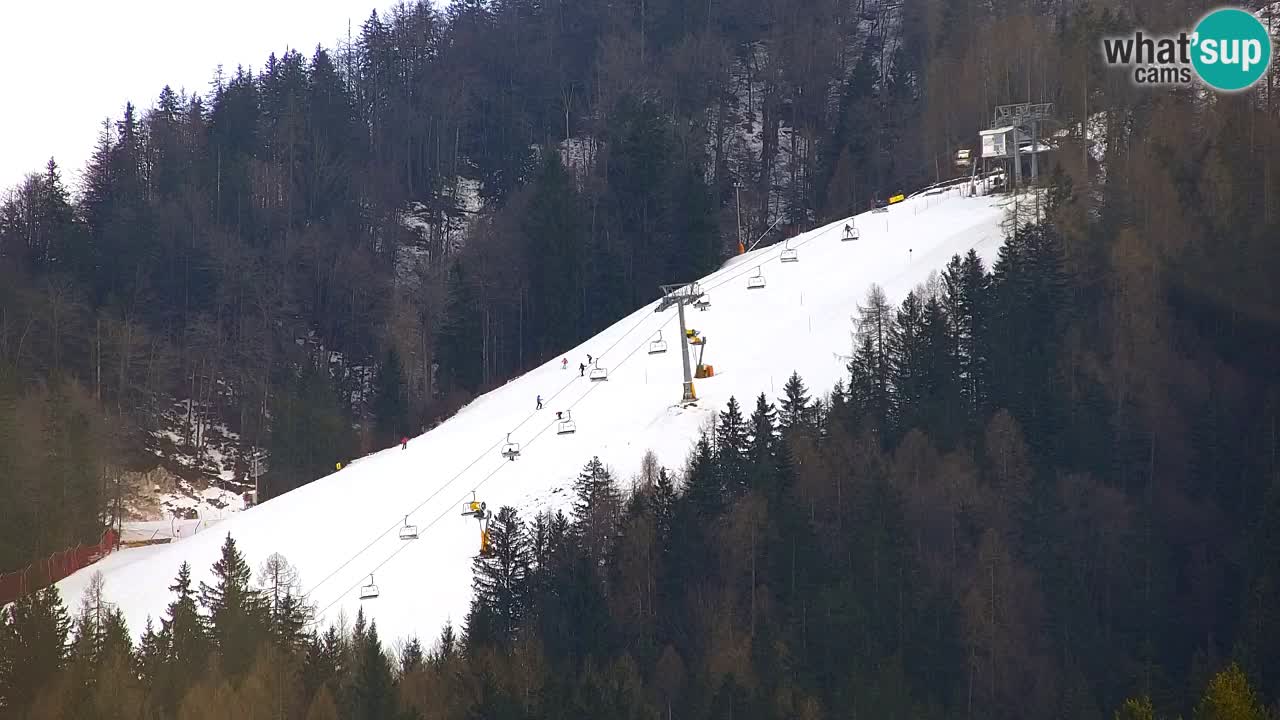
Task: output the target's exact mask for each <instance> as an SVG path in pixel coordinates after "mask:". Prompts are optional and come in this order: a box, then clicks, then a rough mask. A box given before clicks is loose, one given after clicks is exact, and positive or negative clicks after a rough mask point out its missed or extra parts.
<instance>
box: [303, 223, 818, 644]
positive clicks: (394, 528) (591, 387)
mask: <svg viewBox="0 0 1280 720" xmlns="http://www.w3.org/2000/svg"><path fill="white" fill-rule="evenodd" d="M838 226H839V221H836V222H835V223H832V224H831V225H830V226H829V227H828V228H827V229H825V230H823V231H820V232H818V233H816V234H815V235H814V236H813V237H810V238H808V239H806V240H804V241H802V242H801V243H799V244H798V245H797V246H796V247H797V248H798V247H802V246H804V245H807V244H808V243H810V242H812V241H814V240H817V239H818V238H820V237H822V236H824V235H826V234H827V233H829V232H830V231H831V230H833V229H836V228H838ZM761 239H763V237H762V238H761ZM784 245H785V244H784ZM780 256H781V253H779V255H778V256H777V257H773V258H770V259H768V260H763V261H761V262H760V263H759V264H758V265H756V266H755V267H754V268H753V267H751V266H749V265H748V266H747V267H745V268H744V269H743V270H741V271H739V272H735V273H730V274H728V275H726V276H724V277H722V278H717V280H716V281H714V282H712V283H710V284H707V285H705V286H704V288H705V289H706V290H714V289H715V288H718V287H721V286H723V285H724V284H726V283H728V282H730V281H732V280H735V279H737V278H739V277H741V276H742V275H743V274H745V273H747V272H750V271H751V270H753V269H757V270H758V269H759V268H760V266H762V265H765V264H767V263H770V262H773V261H774V260H777V259H778V258H779V257H780ZM724 270H728V268H722V269H721V270H718V271H716V272H713V273H711V274H710V275H708V276H707V277H708V278H710V277H714V276H715V275H717V274H719V273H720V272H723V271H724ZM694 282H696V281H694ZM689 284H692V282H691V283H689ZM651 317H652V316H651V315H650V314H648V313H646V314H645V315H644V316H643V317H641V319H640V320H639V321H638V322H636V323H635V324H634V325H632V326H631V327H630V328H628V329H627V331H626V332H625V333H623V334H622V335H620V336H619V337H618V339H617V340H614V341H613V343H612V344H610V345H609V346H608V347H607V348H605V350H604V352H602V353H600V355H599V356H597V366H598V364H599V363H598V360H599V358H600V357H603V356H604V355H607V354H608V353H609V352H610V351H612V350H613V349H614V348H615V347H617V346H618V344H619V343H621V342H622V341H623V340H624V339H625V338H627V337H628V336H630V335H631V334H632V333H633V332H635V331H636V330H637V329H638V328H639V327H640V326H641V325H643V324H645V323H646V322H648V321H649V320H650V319H651ZM675 320H676V317H675V316H669V317H668V318H667V319H666V320H665V321H663V323H662V324H661V325H659V326H658V331H659V332H661V330H662V329H663V328H665V327H666V326H667V325H669V324H671V323H672V322H674V321H675ZM646 337H647V335H646ZM647 344H648V340H645V341H644V342H642V343H640V344H639V345H637V346H636V347H635V348H633V349H632V350H631V352H629V353H627V354H626V355H624V356H623V357H622V359H621V360H619V361H618V362H617V363H616V364H615V365H614V368H615V369H616V368H618V367H621V366H622V365H624V364H625V363H626V362H627V361H628V360H630V359H631V358H632V356H634V355H635V354H636V353H637V352H639V350H640V349H641V348H643V347H645V346H646V345H647ZM577 379H578V378H575V379H573V380H570V381H569V382H567V383H565V384H564V385H563V386H561V388H560V389H559V390H556V392H555V393H553V394H552V395H551V396H550V397H548V398H547V401H548V402H550V401H551V400H554V399H555V398H556V397H558V396H559V395H560V394H561V393H563V392H564V391H565V390H567V389H568V388H569V387H570V386H571V385H573V383H574V380H577ZM597 387H599V385H598V384H594V383H593V384H591V385H589V386H588V388H587V390H586V391H585V392H584V393H583V394H582V395H580V396H578V399H577V400H575V401H573V403H571V404H570V405H569V406H568V408H569V409H572V408H573V407H574V406H575V405H577V404H578V403H579V402H581V401H582V400H584V399H586V397H587V396H588V395H590V394H591V392H592V391H593V390H595V389H596V388H597ZM536 414H537V411H534V412H533V413H530V414H529V415H527V416H526V417H525V419H524V420H521V421H520V423H519V424H518V425H516V426H515V428H513V430H512V432H515V431H516V430H519V429H520V428H521V427H523V426H524V425H525V423H527V422H529V421H530V420H532V419H533V417H534V415H536ZM556 422H557V421H554V420H553V421H551V423H548V424H547V425H545V426H543V428H542V429H541V430H539V431H538V432H537V433H536V434H534V435H533V437H531V438H530V439H529V440H528V442H526V443H525V446H526V447H527V446H528V445H531V444H533V441H534V440H536V439H537V438H538V437H540V436H541V435H542V434H543V433H544V432H546V430H547V428H549V427H551V426H552V425H554V424H555V423H556ZM504 442H505V440H499V441H497V442H495V443H493V444H492V445H490V446H489V447H488V448H487V449H486V450H485V451H484V452H482V453H481V454H479V455H477V456H476V457H475V459H473V460H472V461H471V462H470V463H468V464H467V465H466V466H465V467H464V468H462V469H461V470H459V471H458V472H457V473H455V474H454V475H453V476H452V477H451V478H449V480H448V481H446V482H445V483H444V484H443V485H440V486H439V487H437V488H436V490H435V491H434V492H432V493H431V494H430V495H428V496H427V498H426V499H425V500H423V501H422V502H420V503H418V504H417V505H415V506H414V508H413V509H412V510H410V511H409V513H408V515H405V516H404V518H405V520H407V519H408V517H409V516H410V515H413V514H414V513H416V512H417V511H418V510H420V509H422V507H423V506H424V505H426V504H427V503H429V502H431V501H432V500H434V499H435V498H436V497H438V496H439V495H440V493H441V492H443V491H444V490H445V488H447V487H449V486H450V485H452V484H453V483H454V482H456V481H457V479H458V478H459V477H461V476H462V474H463V473H465V472H467V471H468V470H470V469H471V468H472V467H474V466H475V465H476V463H478V462H480V460H481V459H483V458H484V457H485V456H486V455H488V454H489V453H490V452H492V451H493V450H494V449H495V448H497V447H499V446H500V445H502V444H503V443H504ZM506 465H507V463H505V462H503V463H500V464H499V465H498V466H497V467H496V468H494V469H493V470H492V471H490V473H489V474H488V475H486V476H485V477H484V478H483V479H481V481H480V482H479V483H477V484H476V485H475V487H477V488H478V487H480V486H481V485H483V484H484V483H485V482H488V480H489V479H490V478H492V477H493V476H494V475H495V474H497V473H498V471H499V470H501V469H502V468H504V467H506ZM473 491H474V488H473ZM451 509H452V508H450V510H451ZM448 513H449V510H445V512H444V513H442V514H441V515H439V516H437V517H436V518H435V519H434V520H432V521H431V522H430V523H428V524H427V525H425V526H423V527H422V528H421V529H420V530H419V537H421V535H422V534H424V533H425V532H426V531H427V530H429V529H430V528H431V527H432V526H434V525H435V524H436V523H437V522H439V521H440V519H442V518H443V517H444V516H445V515H447V514H448ZM400 527H401V524H400V522H399V521H397V522H396V523H395V524H394V525H392V526H391V527H390V528H388V529H387V530H384V531H383V532H381V533H380V534H379V535H378V536H377V537H375V538H374V539H373V540H371V541H370V542H369V543H368V544H367V545H365V546H364V547H363V548H361V549H360V550H359V551H357V552H356V553H355V554H354V555H352V556H351V557H349V558H348V559H347V560H345V561H344V562H343V563H342V564H341V565H339V566H338V567H337V568H335V569H334V570H333V571H332V572H330V573H329V574H328V575H326V576H325V577H324V578H323V579H322V580H320V582H318V583H316V584H315V585H313V586H312V587H311V589H310V590H308V591H307V592H305V593H303V594H302V597H304V598H305V597H309V596H310V595H311V594H312V593H314V592H315V591H316V590H317V589H318V588H319V587H320V586H321V585H323V584H324V583H326V582H328V581H329V580H331V579H332V578H333V577H334V576H335V575H337V574H338V573H339V572H341V571H342V570H343V569H344V568H345V567H347V566H348V565H350V564H351V563H352V562H353V561H354V560H355V559H356V558H358V557H359V556H361V555H363V554H364V553H366V552H368V551H369V550H370V549H371V548H372V547H373V546H374V545H376V544H377V543H378V541H379V540H381V539H382V538H384V537H386V535H387V534H388V533H391V532H394V531H398V530H399V528H400ZM410 544H411V543H403V544H401V545H400V546H399V547H398V548H396V550H394V551H393V552H392V553H391V554H390V555H389V556H387V558H386V559H384V560H383V561H382V562H381V563H379V564H378V565H377V566H375V567H374V570H373V572H377V570H378V569H380V568H382V567H383V566H385V565H386V564H387V563H388V562H390V561H391V559H392V558H394V557H395V556H396V555H399V554H400V552H401V551H403V550H404V549H405V548H407V547H408V546H409V545H410ZM359 585H360V582H359V581H357V582H356V583H355V584H354V585H352V586H350V587H349V588H347V589H346V590H345V591H343V593H342V594H340V595H339V596H338V597H337V598H335V599H334V600H333V601H332V602H330V603H329V604H328V605H326V606H324V608H322V609H321V610H320V611H318V612H317V613H316V616H315V617H316V618H317V619H316V620H312V622H311V623H308V624H315V623H316V622H318V618H319V617H320V616H322V615H323V614H324V612H325V611H327V610H328V609H329V608H331V607H333V605H334V604H336V603H337V602H338V601H339V600H341V599H342V598H343V597H345V596H346V595H347V593H349V592H351V591H352V590H353V589H356V588H357V587H358V586H359Z"/></svg>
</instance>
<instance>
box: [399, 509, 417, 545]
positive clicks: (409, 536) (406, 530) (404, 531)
mask: <svg viewBox="0 0 1280 720" xmlns="http://www.w3.org/2000/svg"><path fill="white" fill-rule="evenodd" d="M400 539H401V540H417V539H418V526H417V525H410V524H409V516H408V515H405V516H404V527H402V528H400Z"/></svg>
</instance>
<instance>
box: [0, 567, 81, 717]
mask: <svg viewBox="0 0 1280 720" xmlns="http://www.w3.org/2000/svg"><path fill="white" fill-rule="evenodd" d="M0 626H3V628H4V629H3V631H0V697H3V698H5V699H6V700H5V702H6V703H7V707H11V708H18V709H19V710H21V709H22V708H25V707H27V706H28V704H29V703H30V702H31V700H32V699H33V698H34V697H35V694H36V692H37V691H38V690H40V689H41V688H43V687H45V686H46V685H47V684H48V683H49V682H50V681H51V680H52V679H53V678H54V677H55V676H56V675H57V673H58V672H59V670H61V669H62V668H63V666H64V664H65V663H66V661H67V657H68V649H69V645H68V637H69V635H70V632H71V618H70V617H69V616H68V614H67V610H66V607H65V606H64V605H63V604H62V598H61V596H60V595H59V594H58V588H57V586H56V585H51V586H49V587H47V588H45V589H43V590H40V591H37V592H34V593H31V594H28V595H24V596H23V597H21V598H18V599H17V600H16V601H14V602H13V603H12V604H11V605H9V606H8V607H7V608H3V609H0Z"/></svg>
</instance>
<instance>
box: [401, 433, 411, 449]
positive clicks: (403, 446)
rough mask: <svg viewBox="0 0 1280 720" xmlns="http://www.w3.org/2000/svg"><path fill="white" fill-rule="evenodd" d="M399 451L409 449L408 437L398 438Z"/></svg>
mask: <svg viewBox="0 0 1280 720" xmlns="http://www.w3.org/2000/svg"><path fill="white" fill-rule="evenodd" d="M400 449H401V450H408V449H409V436H408V435H405V436H402V437H401V438H400Z"/></svg>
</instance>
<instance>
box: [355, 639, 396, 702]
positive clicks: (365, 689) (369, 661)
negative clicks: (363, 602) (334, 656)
mask: <svg viewBox="0 0 1280 720" xmlns="http://www.w3.org/2000/svg"><path fill="white" fill-rule="evenodd" d="M360 640H361V642H360V644H359V646H358V647H357V652H358V653H359V663H358V667H357V669H356V675H355V678H354V680H353V683H352V688H351V714H350V715H349V716H348V717H351V718H354V719H355V720H382V719H383V718H389V717H393V716H394V711H395V706H396V703H395V695H394V689H395V688H394V686H393V682H392V675H391V662H390V661H389V660H388V659H387V655H386V653H385V652H384V651H383V648H382V641H381V640H379V639H378V623H377V622H374V623H371V624H370V625H369V630H368V632H367V633H364V634H363V636H362V637H361V638H360Z"/></svg>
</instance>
